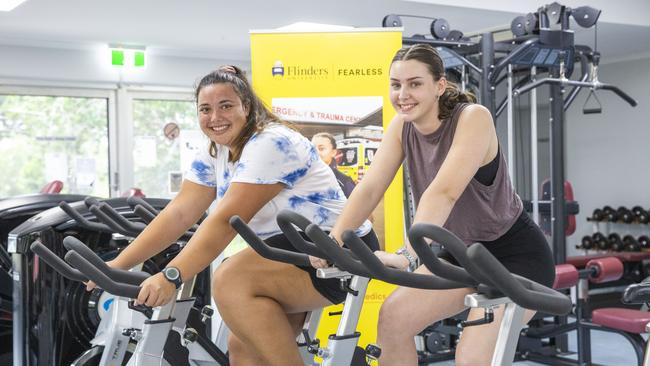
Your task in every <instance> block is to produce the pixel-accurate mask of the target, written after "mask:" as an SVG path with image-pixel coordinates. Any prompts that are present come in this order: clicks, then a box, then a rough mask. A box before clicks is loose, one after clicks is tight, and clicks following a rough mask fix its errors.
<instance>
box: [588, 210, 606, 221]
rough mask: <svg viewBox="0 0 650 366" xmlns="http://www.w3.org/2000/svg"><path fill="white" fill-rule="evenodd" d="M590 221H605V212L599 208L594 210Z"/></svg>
mask: <svg viewBox="0 0 650 366" xmlns="http://www.w3.org/2000/svg"><path fill="white" fill-rule="evenodd" d="M591 220H592V221H603V220H605V212H604V211H603V210H602V209H600V208H597V209H595V210H594V212H593V213H592V214H591Z"/></svg>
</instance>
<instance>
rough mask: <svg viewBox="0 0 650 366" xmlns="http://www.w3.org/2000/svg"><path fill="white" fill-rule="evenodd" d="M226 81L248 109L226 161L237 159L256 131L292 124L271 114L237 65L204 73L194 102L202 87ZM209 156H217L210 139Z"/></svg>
mask: <svg viewBox="0 0 650 366" xmlns="http://www.w3.org/2000/svg"><path fill="white" fill-rule="evenodd" d="M222 83H228V84H230V85H232V88H233V89H234V90H235V93H237V96H239V99H241V102H242V104H243V105H244V107H245V108H246V109H247V110H248V116H247V117H246V123H245V124H244V128H243V129H242V131H241V133H240V134H239V136H237V138H236V139H235V141H234V143H233V145H234V148H233V151H232V154H230V155H229V157H228V161H237V160H239V158H240V157H241V153H242V150H243V149H244V146H245V145H246V143H247V142H248V140H250V138H251V136H253V134H254V133H256V132H261V131H263V130H264V128H266V127H267V126H268V125H269V124H271V123H279V124H283V125H285V126H287V127H290V128H292V129H293V126H292V125H291V124H289V123H288V122H286V121H283V120H281V119H280V118H279V117H278V116H276V115H275V114H273V112H271V111H270V110H269V108H268V107H267V106H266V105H265V104H264V102H262V100H261V99H260V98H259V97H258V96H257V94H255V91H253V88H252V87H251V85H250V84H249V83H248V80H246V75H245V73H244V71H242V70H241V69H240V68H239V67H237V66H231V65H228V66H222V67H220V68H219V69H217V70H215V71H212V72H211V73H209V74H207V75H205V76H204V77H203V78H202V79H201V81H199V84H198V85H197V86H196V91H195V94H194V97H195V98H196V102H197V103H198V101H199V93H200V92H201V90H202V89H203V88H205V87H206V86H209V85H214V84H222ZM210 156H212V157H216V156H217V144H216V143H214V142H213V141H210Z"/></svg>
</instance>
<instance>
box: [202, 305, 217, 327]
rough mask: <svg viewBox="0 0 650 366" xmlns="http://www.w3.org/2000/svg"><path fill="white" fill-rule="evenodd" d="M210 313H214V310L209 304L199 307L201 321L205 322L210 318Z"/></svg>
mask: <svg viewBox="0 0 650 366" xmlns="http://www.w3.org/2000/svg"><path fill="white" fill-rule="evenodd" d="M212 315H214V310H213V309H212V307H211V306H210V305H205V306H204V307H203V308H202V309H201V322H202V323H205V322H206V321H207V320H208V319H210V318H212Z"/></svg>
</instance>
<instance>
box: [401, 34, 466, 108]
mask: <svg viewBox="0 0 650 366" xmlns="http://www.w3.org/2000/svg"><path fill="white" fill-rule="evenodd" d="M408 60H416V61H419V62H421V63H423V64H425V65H426V66H427V69H428V70H429V73H430V74H431V75H432V76H433V80H434V81H438V80H440V79H441V78H443V77H445V66H444V64H443V62H442V58H441V57H440V55H439V54H438V51H437V50H436V49H435V48H433V47H432V46H430V45H428V44H414V45H412V46H410V47H405V48H402V49H400V50H399V51H397V53H395V57H393V61H392V62H391V65H392V64H393V63H395V62H396V61H408ZM459 103H476V97H475V96H474V94H472V93H470V92H462V91H460V89H459V88H458V85H456V84H455V83H452V82H451V81H447V88H446V89H445V92H444V93H443V94H442V95H441V96H440V100H439V107H438V118H440V119H441V120H443V119H445V118H449V117H450V116H451V113H452V112H453V110H454V107H456V105H457V104H459Z"/></svg>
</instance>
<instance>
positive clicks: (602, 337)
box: [431, 331, 637, 366]
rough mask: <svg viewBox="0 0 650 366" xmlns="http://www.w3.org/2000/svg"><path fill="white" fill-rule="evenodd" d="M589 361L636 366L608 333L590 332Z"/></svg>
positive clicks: (533, 365)
mask: <svg viewBox="0 0 650 366" xmlns="http://www.w3.org/2000/svg"><path fill="white" fill-rule="evenodd" d="M569 350H570V351H575V350H576V336H575V332H571V333H569ZM591 355H592V356H591V360H592V362H594V363H597V364H600V365H606V366H636V364H637V363H636V362H637V361H636V356H635V355H634V350H633V348H632V346H631V345H630V343H629V342H628V341H627V340H626V339H625V338H623V337H622V336H620V335H618V334H614V333H608V332H597V331H592V332H591ZM453 364H454V362H453V361H445V362H437V363H432V364H431V365H435V366H448V365H453ZM514 365H516V366H537V365H541V364H540V363H537V362H531V361H522V362H516V363H514Z"/></svg>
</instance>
